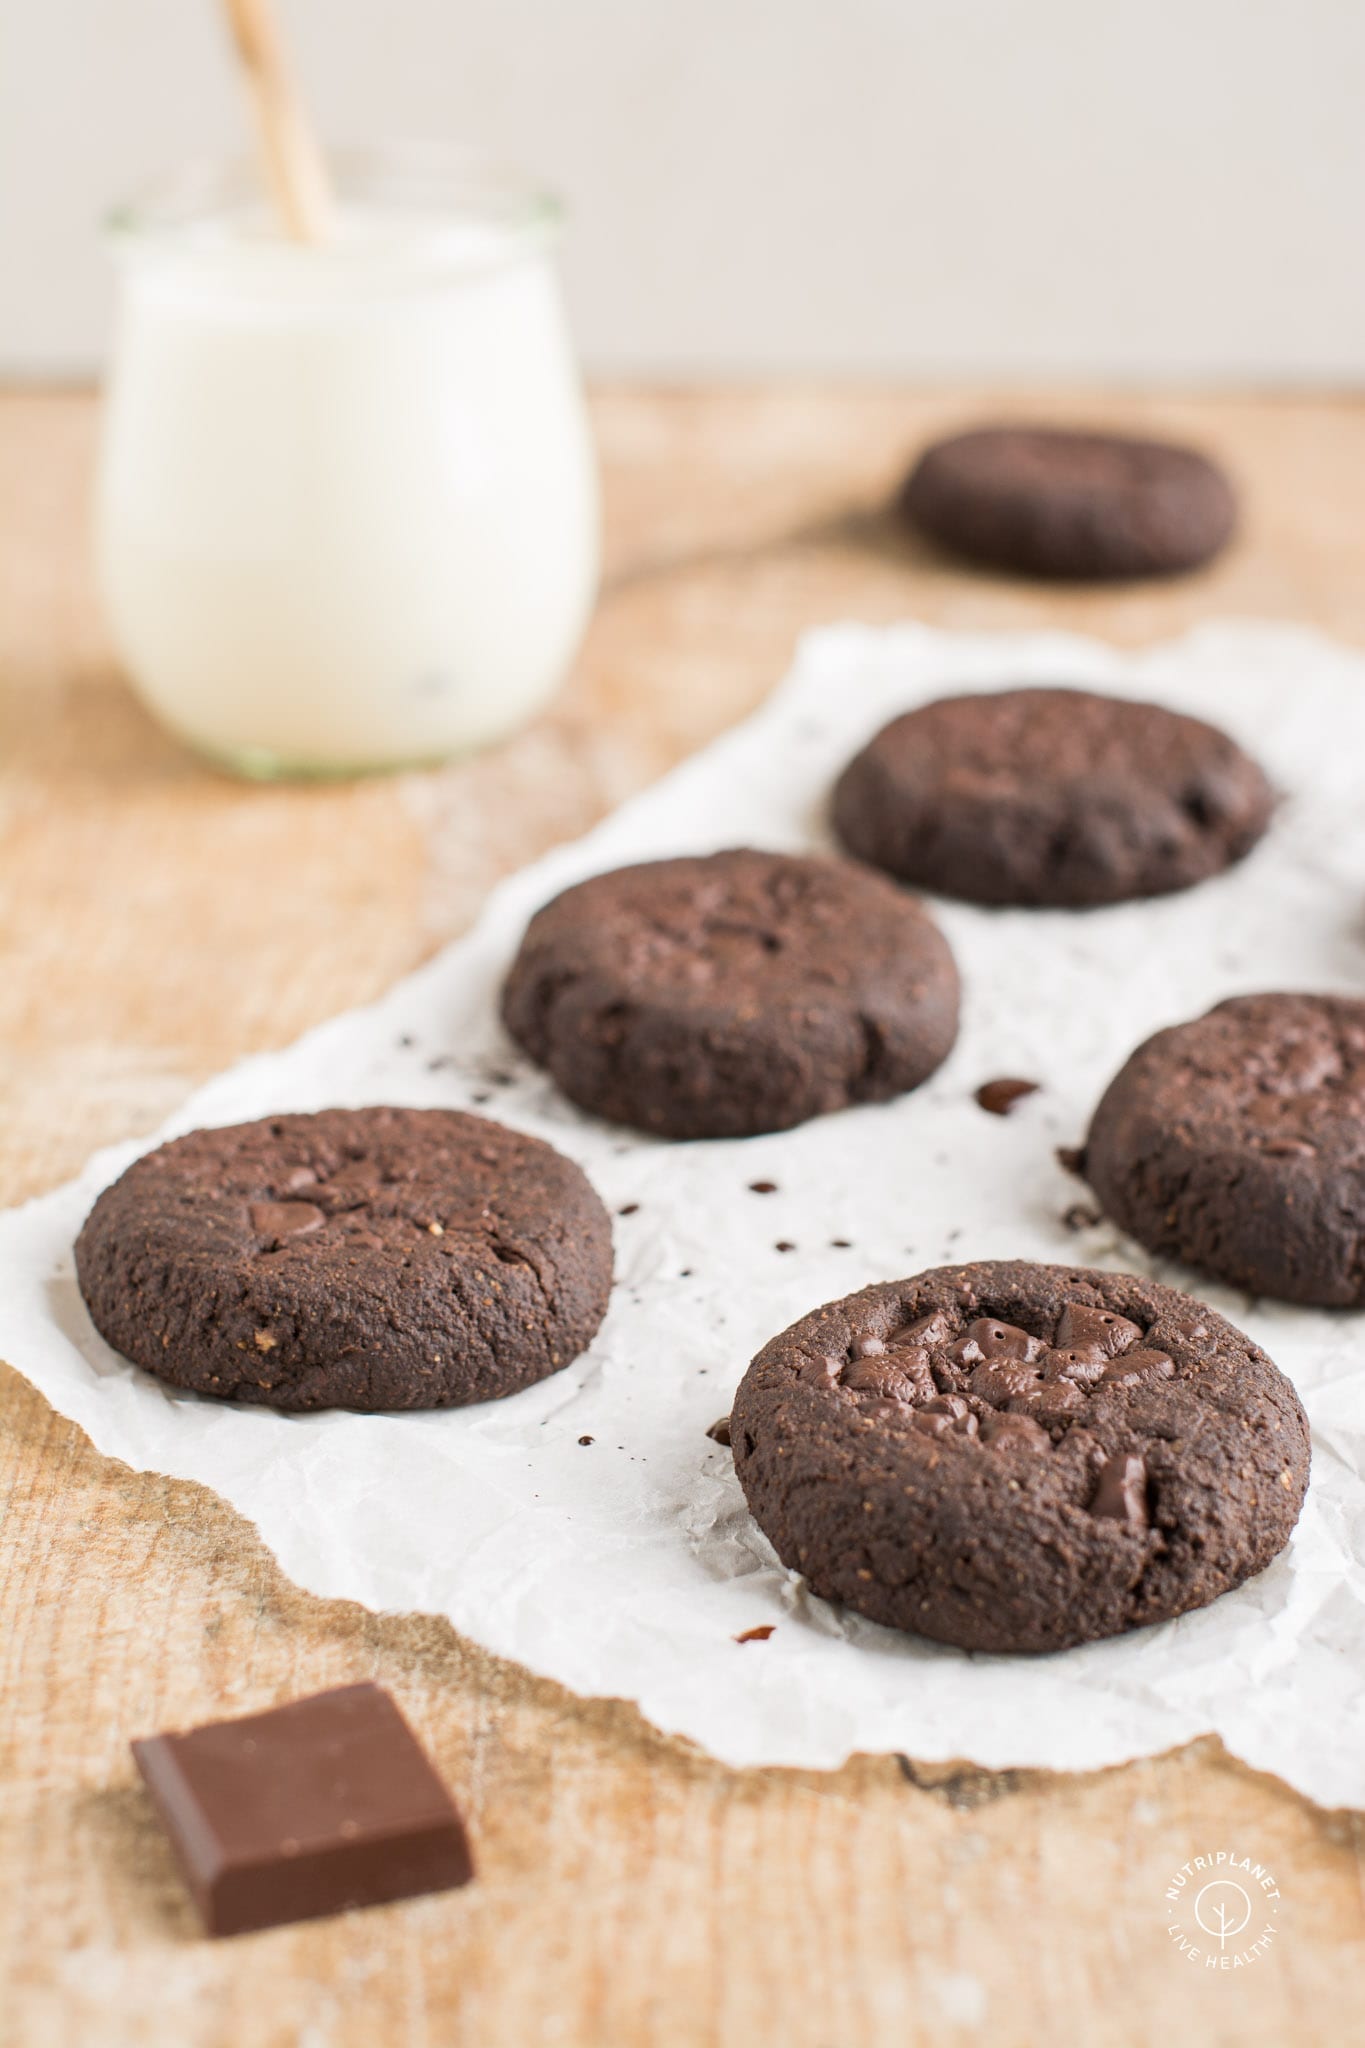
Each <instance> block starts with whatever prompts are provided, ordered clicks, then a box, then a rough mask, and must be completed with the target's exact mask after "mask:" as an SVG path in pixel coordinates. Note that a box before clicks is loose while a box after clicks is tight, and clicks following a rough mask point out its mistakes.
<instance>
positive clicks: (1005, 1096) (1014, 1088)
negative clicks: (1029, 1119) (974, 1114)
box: [976, 1074, 1040, 1116]
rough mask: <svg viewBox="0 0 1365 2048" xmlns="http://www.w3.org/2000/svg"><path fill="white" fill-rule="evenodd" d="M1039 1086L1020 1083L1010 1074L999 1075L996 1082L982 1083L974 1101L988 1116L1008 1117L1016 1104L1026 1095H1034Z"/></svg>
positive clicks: (1027, 1082)
mask: <svg viewBox="0 0 1365 2048" xmlns="http://www.w3.org/2000/svg"><path fill="white" fill-rule="evenodd" d="M1039 1086H1040V1084H1039V1083H1038V1082H1037V1081H1021V1080H1017V1079H1016V1078H1015V1077H1014V1076H1013V1075H1011V1074H1001V1076H1000V1077H999V1079H998V1080H995V1081H983V1082H982V1083H981V1086H980V1087H979V1088H978V1089H977V1091H976V1099H977V1101H978V1102H979V1103H980V1105H981V1107H982V1108H983V1109H984V1110H985V1111H986V1112H987V1114H988V1115H990V1116H1008V1115H1009V1113H1010V1111H1011V1110H1012V1109H1013V1108H1014V1105H1015V1103H1016V1102H1021V1101H1022V1100H1023V1098H1024V1096H1026V1095H1036V1094H1037V1093H1038V1089H1039Z"/></svg>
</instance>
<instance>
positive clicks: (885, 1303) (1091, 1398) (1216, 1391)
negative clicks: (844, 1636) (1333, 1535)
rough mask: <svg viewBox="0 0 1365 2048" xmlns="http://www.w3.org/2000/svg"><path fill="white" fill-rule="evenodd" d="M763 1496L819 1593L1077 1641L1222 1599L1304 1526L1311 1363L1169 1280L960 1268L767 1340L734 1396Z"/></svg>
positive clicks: (898, 1619)
mask: <svg viewBox="0 0 1365 2048" xmlns="http://www.w3.org/2000/svg"><path fill="white" fill-rule="evenodd" d="M730 1439H731V1443H732V1445H733V1447H734V1457H735V1467H736V1470H737V1471H738V1473H739V1478H740V1483H741V1484H742V1486H743V1488H744V1492H745V1494H746V1496H747V1498H748V1502H749V1506H750V1509H751V1510H752V1512H753V1515H754V1518H755V1520H756V1521H757V1522H758V1524H759V1526H760V1528H762V1529H763V1530H764V1531H765V1532H766V1533H767V1535H768V1536H769V1538H770V1539H771V1541H772V1543H773V1544H774V1546H775V1547H776V1550H777V1553H778V1555H779V1557H780V1558H781V1559H782V1561H783V1563H784V1564H786V1565H788V1566H789V1567H791V1569H793V1570H795V1571H800V1572H801V1573H803V1574H804V1576H805V1578H806V1580H807V1582H808V1584H809V1585H810V1587H811V1589H812V1591H814V1592H816V1593H819V1594H821V1595H822V1596H823V1597H824V1598H826V1599H829V1600H840V1601H842V1602H843V1603H844V1604H845V1606H848V1607H852V1608H856V1609H857V1611H858V1612H859V1613H860V1614H866V1615H868V1616H870V1617H871V1619H872V1620H874V1621H880V1622H885V1623H887V1624H888V1625H889V1626H890V1627H892V1628H902V1629H909V1630H912V1631H913V1632H914V1633H915V1634H917V1635H923V1636H932V1637H934V1638H935V1639H936V1640H937V1641H939V1642H945V1643H957V1644H960V1645H961V1646H962V1648H964V1649H969V1650H1028V1651H1037V1650H1061V1649H1066V1648H1067V1647H1069V1646H1070V1645H1072V1644H1074V1643H1084V1642H1091V1641H1093V1640H1095V1639H1096V1638H1098V1637H1101V1636H1112V1635H1118V1634H1119V1633H1121V1632H1122V1631H1123V1630H1125V1629H1131V1628H1140V1627H1142V1626H1143V1625H1144V1624H1145V1623H1147V1622H1153V1621H1167V1620H1169V1619H1170V1618H1171V1616H1173V1615H1176V1614H1184V1613H1185V1612H1186V1611H1187V1610H1188V1609H1190V1608H1192V1607H1203V1606H1205V1605H1206V1604H1207V1603H1208V1602H1209V1601H1210V1600H1215V1599H1217V1597H1218V1595H1219V1594H1220V1593H1225V1592H1227V1591H1228V1590H1229V1588H1231V1587H1233V1586H1239V1585H1241V1583H1242V1581H1243V1580H1244V1579H1248V1578H1250V1577H1251V1576H1252V1575H1253V1573H1255V1572H1259V1571H1260V1570H1261V1569H1262V1568H1263V1567H1264V1566H1265V1565H1267V1564H1269V1562H1270V1560H1271V1559H1272V1558H1273V1557H1274V1556H1275V1555H1276V1554H1277V1552H1279V1551H1280V1550H1282V1549H1283V1547H1284V1545H1285V1544H1286V1543H1287V1542H1288V1540H1289V1536H1290V1532H1291V1531H1292V1529H1293V1527H1294V1524H1295V1522H1296V1521H1297V1519H1298V1514H1299V1509H1300V1507H1301V1506H1302V1503H1303V1496H1304V1489H1305V1487H1306V1485H1307V1482H1308V1424H1307V1422H1306V1420H1305V1418H1304V1414H1303V1410H1302V1408H1301V1407H1300V1406H1299V1402H1298V1398H1297V1396H1296V1395H1295V1393H1294V1389H1293V1388H1292V1387H1291V1386H1290V1384H1289V1382H1288V1380H1286V1379H1285V1378H1284V1376H1283V1375H1282V1374H1281V1373H1280V1372H1279V1371H1278V1370H1277V1369H1276V1367H1275V1366H1273V1365H1272V1364H1271V1362H1270V1360H1269V1359H1268V1358H1267V1357H1266V1355H1265V1353H1264V1352H1263V1351H1261V1350H1259V1349H1258V1348H1257V1346H1256V1345H1255V1344H1253V1343H1252V1342H1251V1340H1250V1339H1249V1338H1247V1337H1244V1336H1243V1335H1242V1334H1241V1332H1240V1331H1239V1330H1235V1329H1234V1328H1233V1327H1232V1325H1231V1323H1228V1322H1225V1321H1224V1319H1223V1317H1222V1316H1220V1315H1215V1313H1214V1312H1213V1310H1212V1309H1209V1308H1205V1307H1203V1306H1202V1304H1201V1303H1199V1302H1197V1301H1193V1300H1191V1299H1190V1297H1189V1296H1188V1295H1184V1294H1178V1293H1176V1292H1175V1290H1174V1289H1173V1288H1170V1287H1162V1286H1159V1285H1158V1284H1157V1283H1156V1282H1155V1281H1153V1280H1141V1279H1137V1278H1135V1277H1133V1276H1132V1275H1131V1274H1127V1273H1097V1272H1087V1271H1084V1270H1080V1269H1077V1268H1075V1267H1071V1266H1034V1265H1025V1264H1015V1263H1000V1264H987V1265H976V1266H956V1267H953V1266H943V1267H940V1268H938V1270H937V1271H935V1272H931V1273H921V1274H920V1275H919V1277H918V1278H917V1279H914V1280H901V1281H895V1282H893V1283H892V1284H891V1285H889V1286H882V1287H868V1288H865V1289H864V1290H863V1292H862V1293H861V1294H854V1295H850V1296H849V1297H848V1298H847V1300H844V1301H836V1302H831V1303H830V1304H829V1305H828V1306H827V1307H825V1308H821V1309H817V1310H816V1311H815V1313H814V1314H813V1315H809V1316H807V1317H805V1319H804V1320H803V1321H802V1322H799V1323H795V1324H793V1325H792V1327H791V1329H789V1330H785V1331H784V1332H783V1333H782V1335H781V1336H780V1337H775V1338H774V1339H773V1340H772V1342H771V1343H770V1344H768V1345H767V1346H765V1348H764V1349H763V1350H762V1351H760V1352H759V1354H758V1356H757V1358H756V1359H755V1360H754V1362H753V1364H752V1365H751V1366H750V1367H749V1370H748V1372H747V1373H746V1374H745V1376H744V1379H743V1381H742V1382H741V1384H740V1388H739V1392H738V1393H737V1395H736V1397H735V1403H734V1410H733V1413H732V1414H731V1417H730Z"/></svg>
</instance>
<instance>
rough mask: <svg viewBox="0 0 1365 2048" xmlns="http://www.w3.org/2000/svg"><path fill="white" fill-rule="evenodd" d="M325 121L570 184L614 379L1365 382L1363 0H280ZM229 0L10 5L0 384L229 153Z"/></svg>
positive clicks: (577, 240) (3, 74) (94, 334)
mask: <svg viewBox="0 0 1365 2048" xmlns="http://www.w3.org/2000/svg"><path fill="white" fill-rule="evenodd" d="M279 4H280V6H281V10H282V13H283V15H284V18H285V21H286V25H287V27H288V29H289V31H290V34H291V37H292V40H293V43H294V46H295V49H296V52H297V57H298V61H299V65H300V68H301V70H302V71H303V72H304V74H305V75H306V78H307V80H308V83H309V86H310V89H311V92H312V96H313V98H314V100H315V102H316V105H317V108H318V111H319V114H320V117H321V119H322V121H323V123H324V125H325V127H326V129H327V130H328V131H329V132H330V133H331V134H332V135H333V136H335V137H339V138H349V139H361V140H364V139H369V138H373V137H375V136H378V135H383V134H386V133H404V132H407V133H419V134H436V135H448V136H458V137H464V138H470V139H473V140H476V141H481V142H483V143H486V144H488V145H490V146H491V147H493V148H494V149H496V150H498V151H500V152H502V153H506V154H510V155H511V156H513V157H515V158H517V159H520V160H522V161H524V162H525V163H527V164H528V165H530V166H532V167H534V168H535V169H537V170H539V171H541V172H543V173H544V174H545V175H547V176H548V177H550V178H552V179H553V180H554V181H556V182H557V183H558V184H559V185H560V186H561V187H562V188H563V189H564V190H565V191H566V192H567V194H568V196H569V198H570V200H571V202H572V204H573V207H574V215H575V219H574V227H573V233H572V236H571V239H570V242H569V246H568V251H567V265H568V274H569V282H570V289H571V293H572V299H573V305H574V312H575V317H576V320H577V324H578V329H579V333H580V336H581V339H582V343H583V347H584V350H585V353H586V355H587V357H588V359H589V361H590V362H591V364H592V365H593V366H594V367H595V368H597V369H599V370H612V371H618V372H619V371H628V372H634V371H641V372H655V373H657V372H664V373H669V372H675V371H682V372H694V373H695V372H702V373H714V374H724V373H726V372H744V371H755V370H770V369H778V370H783V369H786V370H793V371H798V370H801V371H808V370H817V371H819V370H851V371H866V372H870V373H891V374H915V375H926V374H928V375H938V374H942V373H945V372H949V371H957V372H959V373H971V372H976V371H979V370H983V369H984V370H994V371H1003V372H1005V373H1006V374H1018V375H1028V374H1037V373H1043V374H1045V375H1052V374H1056V375H1075V374H1078V373H1079V374H1083V375H1088V376H1096V375H1098V376H1106V375H1112V376H1119V377H1129V376H1131V377H1149V376H1156V377H1170V378H1180V379H1188V378H1195V379H1199V380H1219V379H1225V380H1240V381H1247V380H1253V381H1255V380H1274V381H1279V380H1294V381H1304V380H1307V381H1314V382H1325V383H1333V382H1342V381H1351V380H1356V379H1358V378H1360V376H1361V375H1362V374H1363V373H1365V246H1363V245H1365V232H1363V231H1365V112H1363V111H1362V110H1363V109H1365V0H483V4H481V5H475V4H473V0H279ZM217 14H218V7H217V0H0V371H3V370H10V371H13V370H16V369H17V370H20V371H33V372H40V373H41V372H48V371H59V372H66V371H79V370H82V369H85V368H87V367H88V366H89V365H90V364H91V363H92V362H94V361H95V360H96V359H97V358H98V355H99V352H100V347H101V341H102V335H103V331H104V323H105V317H106V290H107V280H106V278H105V276H104V272H103V267H102V264H101V261H100V255H99V250H98V246H97V240H96V236H95V233H94V226H93V224H94V222H95V220H96V219H97V217H98V216H99V214H100V213H101V211H102V210H103V209H104V208H105V207H106V206H107V204H108V203H109V202H110V201H111V200H112V199H114V198H116V197H118V196H121V195H123V194H125V193H126V192H127V190H128V189H129V188H130V187H132V186H135V185H136V184H138V183H139V181H140V180H142V179H143V178H144V177H145V176H146V175H148V174H149V173H152V172H154V171H156V170H158V169H160V168H162V167H164V166H165V165H167V164H169V163H171V162H174V161H175V160H177V159H178V158H180V157H182V156H184V155H186V154H187V153H191V152H195V151H198V150H210V151H220V150H223V149H225V148H227V149H231V148H233V147H235V146H237V145H239V144H240V142H241V140H242V135H243V128H242V120H241V110H240V108H239V107H238V105H237V103H236V99H235V97H234V93H233V90H232V84H233V82H232V78H231V74H230V71H229V68H228V60H227V55H226V51H225V48H224V44H223V39H222V35H221V32H220V29H219V24H218V19H217Z"/></svg>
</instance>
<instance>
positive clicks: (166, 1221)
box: [76, 1109, 611, 1409]
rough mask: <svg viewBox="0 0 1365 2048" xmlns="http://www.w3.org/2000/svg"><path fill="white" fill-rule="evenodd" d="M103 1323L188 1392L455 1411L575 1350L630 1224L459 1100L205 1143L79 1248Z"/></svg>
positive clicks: (103, 1200)
mask: <svg viewBox="0 0 1365 2048" xmlns="http://www.w3.org/2000/svg"><path fill="white" fill-rule="evenodd" d="M76 1274H77V1277H78V1279H79V1281H80V1287H81V1293H82V1294H83V1295H84V1296H85V1301H86V1306H87V1307H88V1309H89V1310H90V1314H91V1317H92V1318H93V1320H94V1323H95V1327H96V1329H98V1331H99V1332H100V1335H101V1336H102V1337H104V1338H105V1339H106V1341H107V1342H108V1343H110V1344H112V1345H113V1347H114V1349H115V1350H116V1351H121V1352H122V1353H123V1355H124V1357H125V1358H130V1359H132V1360H133V1362H134V1364H136V1365H140V1366H143V1367H145V1369H146V1370H147V1371H148V1372H153V1373H155V1374H156V1375H157V1377H158V1378H159V1379H163V1380H169V1381H170V1383H171V1384H172V1385H173V1386H177V1387H186V1388H189V1389H191V1390H192V1391H193V1392H195V1393H197V1394H214V1395H217V1396H219V1397H220V1398H223V1399H227V1400H234V1401H254V1402H260V1403H262V1404H264V1405H265V1406H267V1407H270V1408H291V1409H297V1408H363V1409H376V1408H390V1409H391V1408H443V1407H447V1406H451V1405H454V1404H459V1403H464V1402H468V1401H487V1400H491V1399H493V1398H494V1397H496V1396H498V1395H501V1394H513V1393H515V1392H516V1391H517V1389H518V1388H520V1387H527V1386H530V1385H531V1383H532V1381H534V1380H540V1379H544V1378H545V1377H546V1375H547V1374H549V1373H552V1372H557V1371H558V1370H559V1368H560V1367H561V1366H564V1365H568V1364H569V1362H570V1360H571V1359H573V1358H575V1357H577V1355H578V1353H579V1352H580V1351H582V1350H583V1348H584V1347H585V1345H587V1344H588V1343H590V1342H591V1340H592V1337H593V1335H594V1333H595V1331H596V1329H597V1326H598V1324H599V1323H600V1322H601V1320H602V1317H603V1315H604V1314H605V1312H606V1306H607V1296H608V1294H609V1292H610V1289H611V1225H610V1223H609V1222H608V1220H607V1214H606V1211H605V1209H604V1208H603V1207H602V1204H601V1202H600V1201H599V1200H598V1199H597V1196H596V1195H595V1194H594V1192H593V1190H592V1188H591V1187H590V1186H589V1185H588V1182H587V1181H586V1180H585V1178H584V1176H583V1175H582V1173H580V1172H579V1170H578V1168H577V1167H576V1166H575V1165H573V1164H572V1162H571V1161H570V1160H567V1159H564V1158H561V1156H560V1154H559V1153H558V1152H556V1151H554V1150H553V1149H552V1148H551V1147H550V1146H549V1145H543V1144H541V1143H540V1141H539V1140H538V1139H536V1138H528V1137H525V1136H523V1135H522V1134H521V1132H519V1131H509V1130H507V1129H505V1128H504V1127H503V1125H501V1124H495V1123H490V1122H488V1121H487V1119H485V1118H483V1117H475V1116H464V1115H462V1114H461V1113H460V1112H459V1111H457V1110H448V1109H325V1110H322V1111H320V1112H319V1113H318V1114H317V1115H316V1116H275V1117H267V1118H264V1119H263V1120H262V1121H261V1122H260V1123H251V1124H235V1125H232V1126H230V1127H229V1128H227V1129H224V1130H206V1131H191V1132H190V1134H189V1135H188V1136H187V1137H184V1138H176V1139H174V1140H173V1141H172V1142H171V1143H170V1144H169V1145H161V1146H158V1148H157V1150H156V1151H155V1152H149V1153H147V1154H146V1156H145V1157H144V1158H142V1159H139V1160H137V1161H135V1162H134V1164H133V1165H132V1166H130V1167H129V1168H128V1171H127V1172H126V1173H125V1174H124V1175H123V1176H122V1178H121V1179H119V1180H116V1181H115V1182H114V1184H113V1186H112V1187H109V1188H106V1189H105V1191H104V1193H103V1194H102V1195H101V1196H100V1198H99V1200H98V1201H97V1202H96V1204H95V1206H94V1208H93V1209H92V1210H91V1212H90V1215H89V1216H88V1218H87V1219H86V1222H85V1226H84V1228H83V1229H82V1231H81V1234H80V1236H79V1237H78V1238H77V1240H76Z"/></svg>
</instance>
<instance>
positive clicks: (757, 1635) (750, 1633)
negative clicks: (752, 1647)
mask: <svg viewBox="0 0 1365 2048" xmlns="http://www.w3.org/2000/svg"><path fill="white" fill-rule="evenodd" d="M776 1627H777V1623H776V1622H775V1621H765V1622H763V1623H761V1624H760V1626H759V1627H758V1628H746V1629H743V1630H741V1632H740V1634H739V1635H737V1636H736V1637H735V1641H736V1642H737V1643H766V1642H767V1640H768V1638H769V1636H770V1635H771V1634H772V1632H773V1630H774V1629H775V1628H776Z"/></svg>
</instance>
